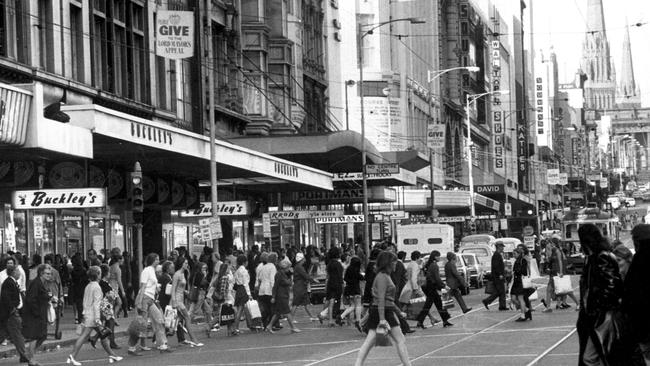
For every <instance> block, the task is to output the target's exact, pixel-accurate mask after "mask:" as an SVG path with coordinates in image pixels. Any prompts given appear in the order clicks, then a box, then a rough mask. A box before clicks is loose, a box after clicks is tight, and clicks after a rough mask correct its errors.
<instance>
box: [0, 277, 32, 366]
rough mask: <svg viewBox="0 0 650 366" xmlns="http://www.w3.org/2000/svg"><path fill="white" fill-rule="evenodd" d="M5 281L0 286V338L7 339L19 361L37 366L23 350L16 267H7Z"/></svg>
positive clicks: (29, 354) (20, 304)
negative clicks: (14, 348)
mask: <svg viewBox="0 0 650 366" xmlns="http://www.w3.org/2000/svg"><path fill="white" fill-rule="evenodd" d="M6 270H7V275H8V277H7V279H6V280H5V281H4V283H3V284H2V291H1V293H0V338H5V337H8V338H9V339H11V343H13V344H14V346H15V347H16V351H17V352H18V354H20V358H21V360H25V361H27V363H28V365H29V366H38V365H39V364H38V363H37V362H35V361H34V356H33V355H32V354H31V353H29V351H28V350H27V349H26V348H25V339H24V338H23V334H22V328H23V324H22V319H21V318H20V315H19V311H20V309H22V307H23V301H22V298H21V295H20V287H19V285H18V278H19V276H20V274H19V272H18V271H17V270H16V267H15V266H13V265H8V266H7V269H6Z"/></svg>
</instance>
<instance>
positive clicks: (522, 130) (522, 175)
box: [517, 119, 529, 192]
mask: <svg viewBox="0 0 650 366" xmlns="http://www.w3.org/2000/svg"><path fill="white" fill-rule="evenodd" d="M517 175H518V179H517V181H518V182H519V188H520V189H521V190H522V191H523V192H528V191H529V189H528V188H529V187H528V126H527V125H526V120H525V119H523V120H519V121H517Z"/></svg>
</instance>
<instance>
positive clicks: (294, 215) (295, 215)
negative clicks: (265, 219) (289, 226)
mask: <svg viewBox="0 0 650 366" xmlns="http://www.w3.org/2000/svg"><path fill="white" fill-rule="evenodd" d="M268 215H269V217H270V218H271V220H306V219H315V218H317V217H341V216H343V211H273V212H269V214H268Z"/></svg>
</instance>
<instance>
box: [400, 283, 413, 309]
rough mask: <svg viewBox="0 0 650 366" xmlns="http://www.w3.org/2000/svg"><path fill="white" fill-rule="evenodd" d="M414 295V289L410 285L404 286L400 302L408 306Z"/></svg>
mask: <svg viewBox="0 0 650 366" xmlns="http://www.w3.org/2000/svg"><path fill="white" fill-rule="evenodd" d="M412 294H413V289H412V288H411V286H410V285H408V284H407V285H406V286H404V288H403V289H402V292H401V293H400V295H399V302H401V303H403V304H408V303H409V301H411V295H412Z"/></svg>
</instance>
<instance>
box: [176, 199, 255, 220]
mask: <svg viewBox="0 0 650 366" xmlns="http://www.w3.org/2000/svg"><path fill="white" fill-rule="evenodd" d="M217 214H218V215H219V216H247V215H249V214H250V205H249V204H248V202H247V201H223V202H217ZM178 216H180V217H210V216H212V202H201V203H200V204H199V207H198V208H197V209H195V210H184V211H179V212H178Z"/></svg>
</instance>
